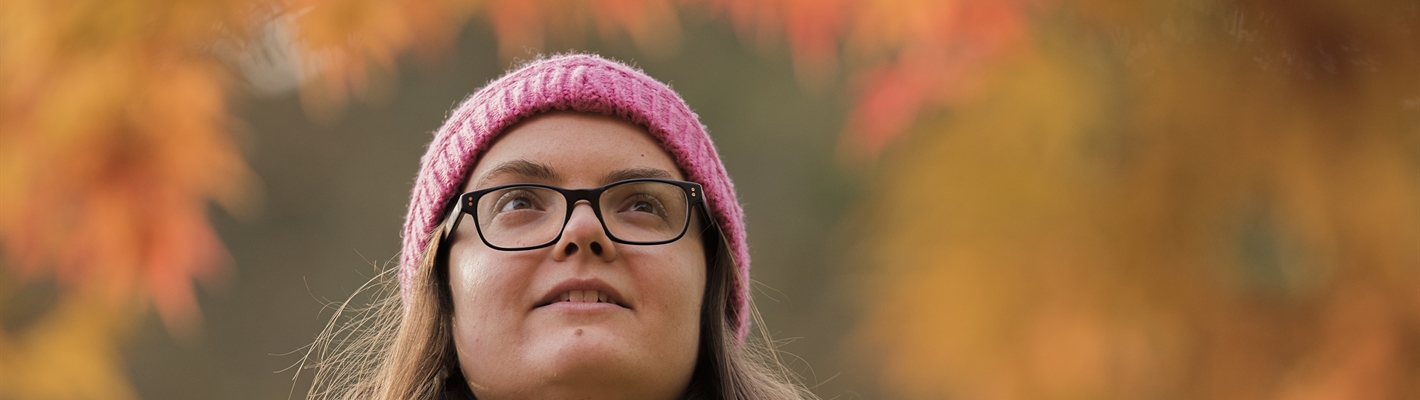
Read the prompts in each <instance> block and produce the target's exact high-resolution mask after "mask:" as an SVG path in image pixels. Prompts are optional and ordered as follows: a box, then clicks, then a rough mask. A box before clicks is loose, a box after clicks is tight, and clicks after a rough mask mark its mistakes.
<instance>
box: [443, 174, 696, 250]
mask: <svg viewBox="0 0 1420 400" xmlns="http://www.w3.org/2000/svg"><path fill="white" fill-rule="evenodd" d="M704 192H705V190H704V189H703V188H701V186H700V184H698V183H694V182H684V181H677V180H670V179H652V178H644V179H629V180H624V181H619V182H613V183H611V184H609V185H606V186H602V187H599V188H595V189H563V188H560V187H556V186H549V185H540V184H533V183H519V184H513V185H503V186H495V187H491V188H487V189H482V190H475V191H472V192H468V193H464V194H462V195H459V196H458V197H457V198H455V200H456V202H455V204H454V205H453V210H452V212H450V214H449V218H450V219H453V221H445V224H444V225H445V226H447V227H448V228H447V229H445V231H444V235H445V236H446V237H447V235H449V234H451V233H453V232H454V231H455V230H456V229H458V225H459V221H461V220H463V214H468V215H471V216H473V220H474V222H475V224H476V226H477V227H478V236H479V238H480V239H482V240H483V244H486V245H488V247H491V248H494V249H498V250H504V251H516V250H531V249H536V248H540V247H546V246H548V245H551V244H553V243H556V242H557V241H558V240H559V239H561V238H562V230H563V228H564V227H566V226H567V221H569V220H571V219H572V209H573V207H572V206H570V205H575V204H577V202H579V201H582V200H586V201H587V202H589V203H591V206H592V212H593V213H594V214H596V216H597V220H599V221H600V222H601V224H602V230H603V231H605V232H606V236H607V237H608V238H611V240H612V241H615V242H617V243H625V244H636V245H656V244H665V243H670V242H674V241H676V240H680V238H681V237H682V236H685V231H686V229H687V228H688V227H689V225H690V214H691V212H690V210H692V207H696V206H699V207H702V212H704V207H705V204H706V203H705V200H704V197H705V193H704Z"/></svg>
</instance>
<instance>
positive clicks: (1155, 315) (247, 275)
mask: <svg viewBox="0 0 1420 400" xmlns="http://www.w3.org/2000/svg"><path fill="white" fill-rule="evenodd" d="M1117 3H1118V2H1110V1H1099V0H997V1H991V0H950V1H948V0H942V1H928V0H817V1H811V0H762V1H753V0H598V1H562V0H531V1H528V0H486V1H465V0H413V1H390V0H212V1H187V0H166V1H160V0H108V1H92V0H78V1H64V2H55V1H48V0H10V1H6V2H3V3H0V399H139V398H146V399H252V398H301V397H303V396H304V394H305V391H306V389H307V388H308V387H309V385H310V381H309V380H310V377H311V375H312V374H311V371H309V370H306V371H301V373H299V374H298V371H299V370H300V368H299V367H298V368H290V367H292V366H293V365H295V364H298V363H299V362H300V360H301V356H302V355H303V354H304V352H303V346H306V345H308V344H310V343H311V342H312V341H313V340H314V338H315V335H316V334H317V333H318V332H319V331H320V330H321V329H322V327H324V326H325V324H326V323H327V322H329V320H330V318H331V310H330V308H329V307H327V305H328V304H329V303H331V302H338V301H342V300H344V299H345V298H346V297H347V296H349V295H350V294H351V293H353V292H354V291H355V289H356V288H358V287H359V286H360V285H362V284H364V283H365V282H366V281H368V280H369V279H370V278H372V277H373V276H375V274H377V273H378V272H379V271H382V270H383V269H385V268H389V267H391V266H392V265H393V262H394V261H395V260H397V256H398V254H397V252H398V251H399V246H398V244H399V236H398V235H399V231H400V226H401V224H402V221H403V216H404V213H405V205H406V202H407V201H408V197H409V191H410V188H411V185H412V182H413V177H414V174H415V172H416V170H417V168H418V159H419V156H420V155H422V153H423V149H424V146H425V145H426V144H427V143H428V141H429V140H430V139H431V137H432V136H431V133H432V132H433V130H434V129H436V128H437V127H438V126H439V125H440V124H441V123H442V122H443V119H444V118H445V116H446V115H447V113H448V111H450V110H451V109H452V108H453V107H454V106H455V105H457V103H458V102H459V101H461V100H462V99H463V98H464V97H466V96H467V95H469V94H471V93H472V92H474V91H475V90H477V89H478V88H479V87H480V86H482V85H483V84H484V83H486V82H488V81H489V80H491V79H493V78H496V77H497V76H499V75H500V74H501V73H502V72H503V71H505V70H507V69H509V68H513V67H515V66H516V65H518V63H519V62H520V61H525V60H529V59H532V58H535V57H536V56H537V55H538V54H551V53H559V52H568V51H586V52H595V53H599V54H602V55H604V56H607V57H610V58H614V59H617V60H621V61H624V62H627V63H630V64H632V65H634V66H637V67H639V68H642V69H643V70H645V72H647V73H648V74H650V75H651V76H653V77H656V78H658V79H660V80H662V81H665V82H667V83H669V84H671V86H672V87H673V88H675V90H676V91H678V92H679V93H680V94H681V95H682V96H683V97H684V98H685V100H686V101H687V102H688V103H689V105H690V106H691V108H692V109H694V110H695V111H696V112H697V113H698V114H699V115H700V117H701V120H702V122H703V123H704V124H706V125H707V126H708V127H709V128H710V133H711V135H712V136H713V138H714V140H715V142H716V145H717V147H718V148H719V151H720V153H721V156H722V158H723V159H724V162H725V164H726V167H727V168H728V169H729V172H730V174H731V176H732V177H733V179H734V180H735V183H736V187H737V189H738V191H739V194H740V196H741V201H742V202H743V204H744V207H745V210H746V213H747V218H748V227H749V228H748V229H749V233H750V234H749V238H750V247H751V255H752V257H753V259H754V265H753V271H752V273H753V277H754V279H755V281H756V282H755V286H754V292H755V301H756V303H757V305H758V307H759V310H760V311H761V312H762V314H763V316H764V322H765V324H764V326H765V327H766V328H767V330H768V331H769V332H770V333H771V334H772V335H773V336H774V338H775V339H776V340H777V341H778V344H777V345H778V348H779V349H780V350H781V351H783V352H784V355H785V357H786V364H787V365H788V366H789V367H790V368H791V369H793V370H794V371H796V372H798V373H799V374H801V375H802V376H803V379H804V381H805V382H806V383H807V384H809V385H810V386H812V387H813V388H814V391H815V392H816V393H817V394H819V395H820V396H822V397H824V398H829V399H877V398H901V399H1317V400H1321V399H1415V398H1420V75H1417V74H1416V71H1420V2H1416V1H1386V0H1382V1H1372V2H1365V4H1361V2H1352V1H1343V0H1304V1H1275V0H1158V1H1148V2H1133V3H1132V4H1117Z"/></svg>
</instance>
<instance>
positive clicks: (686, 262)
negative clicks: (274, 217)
mask: <svg viewBox="0 0 1420 400" xmlns="http://www.w3.org/2000/svg"><path fill="white" fill-rule="evenodd" d="M398 281H399V291H400V296H398V297H394V296H390V300H386V301H383V302H376V304H375V305H374V306H373V312H372V314H367V315H366V316H364V317H360V318H356V319H353V320H352V321H351V322H350V323H349V324H348V325H346V326H345V327H344V328H341V329H340V330H332V328H328V329H327V331H326V332H324V333H322V335H321V339H320V340H319V341H318V342H317V345H316V346H315V347H313V348H318V349H320V350H321V352H322V353H325V350H326V348H327V347H330V346H332V345H333V346H336V347H341V346H344V347H343V348H341V349H337V350H336V351H335V352H334V355H333V356H330V357H328V358H327V359H326V360H325V361H324V362H323V364H324V365H322V366H321V369H320V371H319V372H317V376H316V381H317V382H316V385H315V386H314V387H313V388H312V391H311V396H310V397H312V398H375V399H432V398H480V399H556V398H579V399H581V398H586V399H596V398H614V399H672V398H704V399H799V398H812V397H813V395H812V394H810V393H808V391H807V390H804V389H803V388H802V387H801V386H799V385H798V383H797V382H796V381H795V380H794V378H793V375H792V374H790V373H787V372H786V371H785V370H784V368H783V366H782V365H780V364H779V363H778V362H777V360H776V359H774V358H773V357H772V355H773V351H772V350H769V351H758V350H756V349H757V347H755V346H753V345H748V344H746V341H745V339H746V336H747V335H746V333H747V332H748V328H749V325H750V316H751V314H752V313H753V311H752V306H751V304H750V298H749V297H750V296H749V285H748V283H749V255H748V251H747V247H746V242H745V233H744V222H743V213H742V211H741V209H740V207H739V204H738V202H737V201H736V198H735V193H734V188H733V186H732V185H731V183H730V179H729V177H728V175H726V173H725V169H724V166H723V165H722V164H721V163H720V160H719V157H718V155H717V154H716V152H715V148H714V146H713V144H712V143H711V141H710V138H709V136H708V135H707V134H706V132H705V129H704V127H703V126H701V125H700V123H699V121H698V120H697V118H696V116H695V114H694V113H693V112H691V111H690V109H689V108H688V107H687V106H686V105H685V103H684V101H683V100H681V99H680V97H679V96H678V95H676V94H675V92H673V91H672V90H671V89H670V88H669V87H667V86H666V85H664V84H662V83H660V82H658V81H656V80H654V79H652V78H650V77H648V76H646V75H645V74H643V73H641V72H640V71H637V70H635V69H632V68H630V67H627V66H625V65H622V64H619V63H615V62H612V61H608V60H605V59H602V58H600V57H597V56H591V55H565V56H557V57H552V58H548V59H543V60H538V61H534V62H532V63H530V64H528V65H526V66H524V67H523V68H521V69H519V70H516V71H513V72H510V73H508V74H507V75H505V76H503V77H502V78H499V79H498V80H496V81H493V82H491V83H489V84H488V85H487V86H485V87H484V88H483V89H481V90H479V91H478V92H477V93H475V94H474V95H473V96H471V97H469V99H468V100H466V101H465V102H464V103H463V104H462V105H460V106H459V107H458V108H457V109H456V110H455V111H454V112H453V113H452V114H451V116H450V118H449V119H448V121H446V122H445V124H444V126H443V127H442V128H440V129H439V131H438V132H437V133H436V135H435V137H434V141H433V142H432V143H431V144H430V146H429V150H428V152H427V153H426V154H425V155H424V157H423V159H422V162H421V167H420V170H419V175H418V178H417V179H416V182H415V188H414V193H413V197H412V199H411V201H410V205H409V213H408V215H407V217H406V219H405V230H404V250H403V253H402V259H401V262H400V266H399V269H398ZM347 304H348V301H347ZM332 326H334V322H333V323H332ZM762 332H763V330H762V329H761V333H762ZM766 339H767V337H766ZM766 354H767V355H769V357H766V356H765V355H766Z"/></svg>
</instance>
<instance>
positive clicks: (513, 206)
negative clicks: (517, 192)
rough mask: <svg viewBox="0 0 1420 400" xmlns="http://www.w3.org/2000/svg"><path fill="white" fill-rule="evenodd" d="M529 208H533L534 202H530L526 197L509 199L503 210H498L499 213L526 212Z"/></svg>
mask: <svg viewBox="0 0 1420 400" xmlns="http://www.w3.org/2000/svg"><path fill="white" fill-rule="evenodd" d="M529 208H532V201H531V200H528V198H526V197H519V198H515V199H509V200H508V201H507V202H505V203H503V208H502V209H500V210H498V212H508V211H517V210H526V209H529Z"/></svg>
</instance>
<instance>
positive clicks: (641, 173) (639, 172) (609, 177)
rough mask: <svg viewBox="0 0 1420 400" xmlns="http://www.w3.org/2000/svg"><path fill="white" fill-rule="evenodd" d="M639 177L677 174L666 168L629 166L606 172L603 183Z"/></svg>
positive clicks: (667, 177) (662, 177) (665, 177)
mask: <svg viewBox="0 0 1420 400" xmlns="http://www.w3.org/2000/svg"><path fill="white" fill-rule="evenodd" d="M639 178H660V179H675V176H673V175H671V173H670V172H666V170H663V169H658V168H645V167H642V168H629V169H623V170H619V171H612V172H611V173H609V174H606V177H603V178H602V184H603V185H605V184H609V183H612V182H617V181H624V180H627V179H639Z"/></svg>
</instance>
